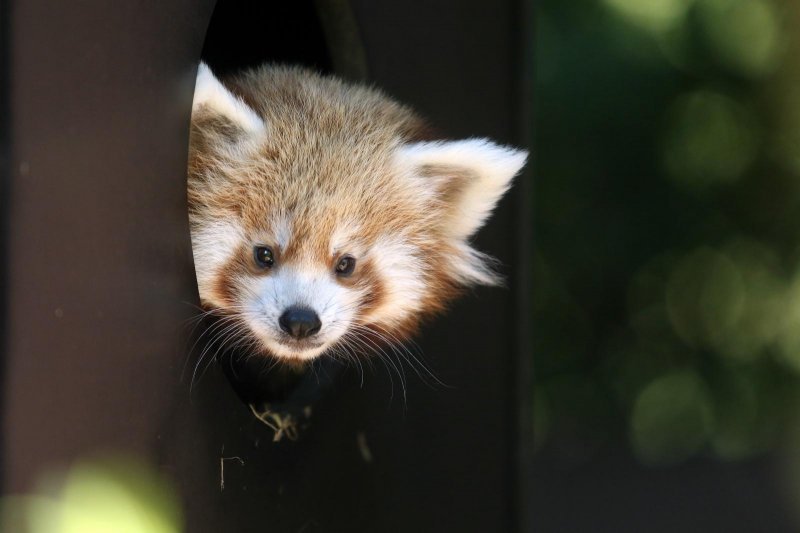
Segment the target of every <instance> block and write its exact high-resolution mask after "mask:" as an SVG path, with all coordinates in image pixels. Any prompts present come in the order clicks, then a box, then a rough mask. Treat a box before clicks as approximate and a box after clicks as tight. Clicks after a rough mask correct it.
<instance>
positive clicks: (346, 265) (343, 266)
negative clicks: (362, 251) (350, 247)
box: [336, 255, 356, 278]
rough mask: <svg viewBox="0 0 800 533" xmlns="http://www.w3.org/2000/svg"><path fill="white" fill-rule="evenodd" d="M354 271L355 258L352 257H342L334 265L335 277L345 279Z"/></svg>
mask: <svg viewBox="0 0 800 533" xmlns="http://www.w3.org/2000/svg"><path fill="white" fill-rule="evenodd" d="M355 269H356V258H355V257H353V256H352V255H344V256H342V257H341V258H340V259H339V262H338V263H336V275H337V276H342V277H345V278H346V277H347V276H349V275H350V274H352V273H353V270H355Z"/></svg>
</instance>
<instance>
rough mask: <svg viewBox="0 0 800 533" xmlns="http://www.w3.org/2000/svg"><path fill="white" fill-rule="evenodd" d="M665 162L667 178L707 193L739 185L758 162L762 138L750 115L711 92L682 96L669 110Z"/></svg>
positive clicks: (664, 145)
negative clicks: (718, 187)
mask: <svg viewBox="0 0 800 533" xmlns="http://www.w3.org/2000/svg"><path fill="white" fill-rule="evenodd" d="M667 116H668V124H667V129H666V136H665V139H664V144H663V147H662V149H663V157H664V164H665V168H666V171H667V175H668V176H669V177H670V178H671V179H672V180H673V181H674V182H675V183H677V184H678V185H681V186H683V187H685V188H689V189H694V190H702V189H705V188H707V187H708V186H711V185H716V184H721V183H732V182H736V181H738V180H739V179H740V178H741V177H742V176H743V175H744V174H745V172H747V170H748V169H749V168H750V166H751V164H752V163H753V161H754V159H755V156H756V153H757V148H758V142H759V135H758V134H757V131H756V128H755V126H754V121H753V119H752V117H751V116H750V113H749V112H748V111H747V110H746V109H745V108H744V106H742V105H740V104H739V103H737V102H736V101H734V100H733V99H731V98H729V97H727V96H724V95H722V94H719V93H716V92H712V91H706V90H701V91H696V92H693V93H690V94H687V95H683V96H682V97H679V98H678V99H677V100H676V101H675V103H674V105H673V106H672V107H671V108H670V109H669V111H668V113H667Z"/></svg>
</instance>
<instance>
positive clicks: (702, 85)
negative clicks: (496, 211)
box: [534, 0, 800, 465]
mask: <svg viewBox="0 0 800 533" xmlns="http://www.w3.org/2000/svg"><path fill="white" fill-rule="evenodd" d="M537 11H538V12H537V22H536V46H535V50H536V54H537V57H536V87H535V99H536V106H535V113H536V137H537V138H536V142H535V146H534V166H535V171H534V175H535V185H534V190H535V199H534V202H535V206H534V216H535V240H536V242H535V269H536V270H535V274H534V280H535V285H534V288H535V295H534V302H535V319H534V323H535V324H536V331H535V332H534V335H535V348H536V350H535V353H536V360H535V373H536V375H535V381H536V383H535V409H534V411H535V421H534V423H535V426H536V445H537V448H538V449H540V450H541V449H542V448H544V447H549V448H550V449H551V450H558V453H560V454H562V455H564V456H566V457H568V458H569V459H571V460H578V461H580V460H584V459H587V458H589V457H591V456H592V455H593V454H594V453H597V452H598V451H600V450H602V449H604V448H607V447H609V446H619V445H620V443H621V442H624V443H625V445H626V446H629V449H630V450H631V451H632V452H633V453H634V454H635V455H636V457H637V458H638V459H639V460H640V461H641V462H642V463H644V464H647V465H674V464H678V463H681V462H683V461H685V460H687V459H689V458H691V457H695V456H699V455H702V456H708V455H711V456H713V457H715V458H718V459H720V460H723V461H738V460H743V459H746V458H749V457H753V456H756V455H758V454H761V453H763V452H765V451H769V450H773V449H775V448H776V447H777V446H779V444H780V443H781V442H782V440H783V439H784V438H785V437H786V436H787V434H788V430H789V429H788V428H791V427H793V425H794V424H793V423H792V422H793V421H794V419H795V417H796V415H797V414H798V405H800V404H798V401H797V400H798V394H797V391H798V390H800V387H798V385H800V381H799V380H798V378H799V377H800V375H799V373H800V60H798V59H797V58H798V57H800V54H798V52H800V40H799V39H798V37H797V36H796V35H797V34H798V32H796V31H795V32H792V31H791V30H792V28H798V27H800V4H797V3H796V2H794V1H792V0H571V1H569V2H563V1H559V0H541V1H540V2H539V3H538V5H537Z"/></svg>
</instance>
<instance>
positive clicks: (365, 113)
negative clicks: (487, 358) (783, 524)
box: [189, 65, 526, 360]
mask: <svg viewBox="0 0 800 533" xmlns="http://www.w3.org/2000/svg"><path fill="white" fill-rule="evenodd" d="M423 127H424V126H423V123H422V122H421V120H420V119H419V118H418V117H417V116H416V115H415V114H414V113H413V112H412V111H411V110H409V109H408V108H406V107H404V106H402V105H400V104H397V103H396V102H394V101H392V100H391V99H389V98H387V97H386V96H385V95H383V94H382V93H380V92H379V91H376V90H374V89H370V88H365V87H360V86H353V85H347V84H345V83H343V82H340V81H338V80H336V79H334V78H330V77H323V76H320V75H317V74H314V73H311V72H309V71H306V70H302V69H296V68H287V67H263V68H261V69H256V70H253V71H249V72H247V73H245V74H243V75H241V76H239V77H238V78H235V79H232V80H230V81H229V82H227V83H226V85H225V86H223V85H222V84H221V83H220V82H219V81H218V80H217V78H215V77H214V75H213V74H212V73H211V71H210V70H209V69H208V67H206V66H205V65H201V66H200V70H199V73H198V78H197V86H196V90H195V100H194V107H193V114H192V134H191V147H190V156H189V159H190V161H189V202H190V216H191V227H192V246H193V251H194V259H195V268H196V272H197V280H198V286H199V292H200V297H201V300H202V302H203V304H204V306H206V307H208V308H210V309H211V310H213V311H214V312H216V313H219V314H223V315H225V316H226V317H229V318H230V319H232V320H233V321H234V323H235V325H234V326H231V331H235V334H236V335H237V336H238V337H240V338H242V339H244V340H245V341H246V342H247V344H248V345H250V346H252V347H254V348H255V349H256V350H258V351H260V352H263V353H265V354H271V355H273V356H275V357H278V358H286V359H291V360H310V359H312V358H314V357H317V356H319V355H321V354H323V353H325V352H326V351H331V352H333V353H335V352H336V350H337V349H342V347H343V346H347V343H350V344H351V345H352V344H353V343H356V344H357V343H358V342H359V340H358V339H360V338H363V337H364V336H367V335H369V334H370V333H372V334H375V335H376V336H378V337H382V338H384V339H388V340H390V341H397V340H401V339H402V338H404V337H405V336H407V335H408V334H410V333H411V332H412V331H413V330H414V328H415V326H416V325H417V323H418V321H419V320H420V318H421V317H423V316H425V315H428V314H430V313H432V312H436V311H438V310H440V309H442V307H443V306H444V304H445V303H446V302H447V301H448V300H449V299H450V298H452V297H453V296H454V295H455V294H456V293H457V292H458V289H459V288H461V287H464V286H467V285H470V284H493V283H495V282H496V281H497V278H496V277H495V275H494V274H493V272H492V270H491V268H490V259H489V258H488V257H487V256H485V255H484V254H481V253H480V252H478V251H476V250H475V249H473V248H472V247H471V246H470V244H469V239H470V238H471V237H472V236H473V235H474V233H475V232H476V231H477V230H478V229H479V228H480V227H481V226H482V225H483V223H484V222H485V220H486V219H487V217H488V216H489V215H490V213H491V211H492V209H493V208H494V206H495V204H496V203H497V201H498V200H499V199H500V197H501V196H502V195H503V193H505V191H506V190H507V189H508V187H509V185H510V183H511V179H512V178H513V177H514V176H515V175H516V174H517V173H518V172H519V170H520V169H521V168H522V166H523V164H524V163H525V158H526V153H525V152H522V151H519V150H516V149H512V148H508V147H504V146H499V145H497V144H494V143H492V142H491V141H488V140H486V139H468V140H462V141H420V140H418V139H419V137H420V132H421V131H422V130H423Z"/></svg>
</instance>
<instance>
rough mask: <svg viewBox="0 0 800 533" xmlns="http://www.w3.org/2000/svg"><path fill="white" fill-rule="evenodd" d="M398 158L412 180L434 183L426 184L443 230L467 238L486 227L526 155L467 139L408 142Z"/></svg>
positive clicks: (522, 152) (518, 151)
mask: <svg viewBox="0 0 800 533" xmlns="http://www.w3.org/2000/svg"><path fill="white" fill-rule="evenodd" d="M398 157H399V161H400V164H401V165H403V167H405V168H406V169H407V170H409V171H410V173H411V175H412V177H413V178H415V179H420V180H425V179H427V180H431V181H432V184H430V183H425V184H423V186H425V187H426V188H427V189H428V190H429V191H431V190H432V191H433V194H434V195H435V201H436V202H437V203H438V204H439V205H442V206H443V208H444V210H445V213H446V215H445V216H446V219H445V221H444V225H445V230H446V231H447V232H448V233H449V234H450V236H451V237H453V238H455V239H459V240H464V239H467V238H469V237H471V236H472V235H473V234H474V233H475V232H476V231H478V229H479V228H480V227H481V226H482V225H483V224H484V222H485V221H486V219H487V218H488V217H489V215H490V214H491V212H492V209H494V207H495V205H496V204H497V202H498V200H500V198H501V197H502V196H503V194H504V193H505V192H506V191H507V190H508V188H509V187H510V186H511V180H512V178H513V177H514V176H516V175H517V173H518V172H519V171H520V170H521V169H522V167H523V166H524V165H525V160H526V159H527V157H528V153H527V152H525V151H524V150H517V149H515V148H510V147H507V146H501V145H498V144H495V143H493V142H491V141H490V140H488V139H467V140H463V141H445V142H418V143H410V144H406V145H403V146H402V147H401V148H400V152H399V154H398Z"/></svg>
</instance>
